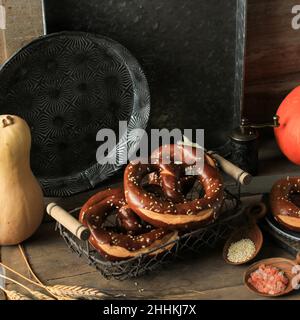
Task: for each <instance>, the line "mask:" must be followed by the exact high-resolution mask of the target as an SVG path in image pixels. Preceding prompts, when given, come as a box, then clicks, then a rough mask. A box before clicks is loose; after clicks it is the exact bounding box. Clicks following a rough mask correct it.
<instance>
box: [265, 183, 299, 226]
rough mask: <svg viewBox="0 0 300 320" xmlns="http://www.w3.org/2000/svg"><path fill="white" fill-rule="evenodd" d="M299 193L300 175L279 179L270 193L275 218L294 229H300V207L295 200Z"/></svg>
mask: <svg viewBox="0 0 300 320" xmlns="http://www.w3.org/2000/svg"><path fill="white" fill-rule="evenodd" d="M297 195H298V196H299V195H300V177H287V178H284V179H281V180H279V181H277V182H276V183H275V184H274V185H273V187H272V190H271V195H270V205H271V210H272V213H273V216H274V218H275V219H276V220H277V221H278V222H279V223H280V224H281V225H283V226H285V227H286V228H288V229H290V230H294V231H300V207H299V204H296V201H295V200H296V198H295V197H296V196H297ZM293 198H295V199H293ZM298 202H299V201H298Z"/></svg>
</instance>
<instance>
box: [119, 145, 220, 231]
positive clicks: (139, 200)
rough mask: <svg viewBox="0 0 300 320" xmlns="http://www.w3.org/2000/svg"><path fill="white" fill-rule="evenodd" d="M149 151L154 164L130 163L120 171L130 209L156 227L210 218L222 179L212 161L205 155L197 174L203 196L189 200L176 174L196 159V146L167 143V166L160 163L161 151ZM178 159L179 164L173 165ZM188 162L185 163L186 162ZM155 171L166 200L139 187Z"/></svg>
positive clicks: (184, 225)
mask: <svg viewBox="0 0 300 320" xmlns="http://www.w3.org/2000/svg"><path fill="white" fill-rule="evenodd" d="M163 148H165V146H164V147H161V148H159V149H158V150H156V151H155V152H154V153H153V154H152V158H153V159H157V161H156V163H154V164H149V165H146V164H141V163H140V162H132V163H130V164H129V165H128V166H127V167H126V169H125V173H124V190H125V198H126V201H127V203H128V205H129V206H130V208H131V209H132V210H133V211H134V212H136V213H137V214H138V215H139V216H140V217H141V218H142V219H143V220H144V221H147V222H148V223H151V224H152V225H154V226H156V227H163V228H168V229H190V228H197V227H199V226H203V225H206V224H208V223H210V222H212V221H214V220H215V219H216V217H217V213H218V212H219V209H220V207H221V205H222V202H223V181H222V177H221V175H220V174H219V172H218V170H217V169H216V168H215V166H214V165H213V161H212V159H211V158H209V157H208V156H207V155H206V156H205V161H204V168H203V172H202V173H201V174H200V175H198V176H197V179H198V180H199V182H200V183H201V184H202V186H203V188H204V191H205V195H204V197H202V198H200V199H196V200H193V201H185V200H184V201H183V197H182V188H181V186H180V180H179V177H180V175H181V174H182V170H183V169H185V168H186V167H187V166H188V164H190V163H192V162H193V161H194V162H195V161H196V155H197V153H196V149H195V148H193V147H187V146H184V147H183V146H180V145H170V146H169V151H170V161H171V162H172V163H173V165H172V164H170V165H162V164H161V159H162V150H163ZM178 159H181V160H183V163H182V165H174V163H175V162H176V161H178ZM187 163H188V164H187ZM152 172H159V173H160V178H161V183H162V186H163V190H164V191H165V193H166V195H167V196H168V198H169V201H165V200H162V199H160V198H158V197H155V196H154V195H153V194H151V193H149V192H147V191H145V189H144V188H142V181H143V179H144V178H145V176H146V175H148V174H149V173H152Z"/></svg>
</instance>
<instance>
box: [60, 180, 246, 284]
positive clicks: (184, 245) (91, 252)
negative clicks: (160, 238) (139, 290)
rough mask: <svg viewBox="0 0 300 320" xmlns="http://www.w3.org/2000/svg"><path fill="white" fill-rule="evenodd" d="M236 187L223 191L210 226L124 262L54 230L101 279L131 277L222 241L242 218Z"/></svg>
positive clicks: (77, 212) (65, 232)
mask: <svg viewBox="0 0 300 320" xmlns="http://www.w3.org/2000/svg"><path fill="white" fill-rule="evenodd" d="M236 187H237V190H238V191H237V195H234V194H233V193H231V192H229V191H228V190H225V200H224V203H223V207H222V213H221V215H220V217H219V219H218V220H216V221H215V222H214V223H212V224H211V225H208V226H205V227H202V228H200V229H197V230H195V231H192V232H189V233H185V234H182V235H180V236H179V237H178V238H177V239H176V240H172V241H170V242H169V243H166V244H164V245H162V246H160V247H157V248H154V249H153V250H151V251H149V252H147V253H144V254H141V255H139V256H136V257H134V258H131V259H128V260H124V261H118V262H115V261H114V262H112V261H107V260H105V259H104V258H103V257H102V256H101V255H100V254H99V253H98V252H97V251H96V250H95V249H94V248H93V247H92V246H91V245H90V243H89V241H82V240H79V239H78V238H77V237H76V236H74V235H73V234H72V233H71V232H70V231H68V230H67V229H66V228H65V227H64V226H63V225H61V224H60V223H57V224H56V229H57V230H58V231H59V233H60V235H61V236H62V237H63V239H64V241H65V242H66V244H67V245H68V247H69V248H70V249H71V250H72V251H73V252H75V253H76V254H77V255H78V256H80V257H83V258H85V259H86V260H87V262H88V263H89V265H92V266H94V267H95V268H96V269H97V270H98V271H99V272H100V273H101V274H102V275H103V276H104V277H105V278H107V279H109V278H115V279H118V280H125V279H128V278H134V277H138V276H141V275H143V274H145V273H147V272H150V271H152V270H155V269H157V268H159V267H161V266H162V265H164V264H166V263H169V262H170V261H172V260H174V259H176V258H180V257H182V255H183V254H184V253H185V252H187V251H193V252H196V253H199V252H200V251H201V249H202V248H203V247H210V248H213V247H215V246H216V244H217V243H218V242H219V241H220V240H222V239H223V240H224V239H226V238H227V237H228V235H229V234H230V233H231V232H232V231H233V230H234V229H236V227H237V226H238V225H239V223H240V221H241V220H242V218H243V212H244V210H243V205H242V204H241V201H240V185H239V184H238V183H237V185H236ZM79 211H80V208H77V209H74V210H72V211H71V212H70V213H71V214H72V215H75V216H76V217H77V216H78V214H79Z"/></svg>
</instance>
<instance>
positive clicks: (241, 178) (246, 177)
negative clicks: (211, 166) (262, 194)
mask: <svg viewBox="0 0 300 320" xmlns="http://www.w3.org/2000/svg"><path fill="white" fill-rule="evenodd" d="M208 154H209V155H211V156H212V157H214V158H215V159H216V160H217V162H218V164H219V166H220V168H221V169H222V171H224V172H225V173H227V174H228V175H229V176H231V177H232V178H233V179H234V180H236V181H238V182H239V183H240V184H242V185H247V184H249V183H250V182H251V180H252V176H251V174H250V173H248V172H246V171H244V170H242V169H241V168H239V167H237V166H236V165H235V164H233V163H232V162H230V161H228V160H226V159H224V158H223V157H222V156H220V155H219V154H217V153H215V152H213V151H208Z"/></svg>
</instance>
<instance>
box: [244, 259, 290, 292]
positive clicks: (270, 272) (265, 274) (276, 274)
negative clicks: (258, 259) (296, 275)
mask: <svg viewBox="0 0 300 320" xmlns="http://www.w3.org/2000/svg"><path fill="white" fill-rule="evenodd" d="M248 283H249V284H250V285H252V286H253V287H254V288H255V289H256V290H257V291H258V292H259V293H263V294H268V295H280V294H282V293H284V292H285V290H286V288H287V286H288V284H289V279H288V278H287V276H286V275H285V273H284V272H283V271H282V270H280V269H279V268H277V267H274V266H270V265H265V264H261V265H260V266H259V267H258V268H257V269H256V270H255V271H253V272H252V273H251V274H250V276H249V278H248Z"/></svg>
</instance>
